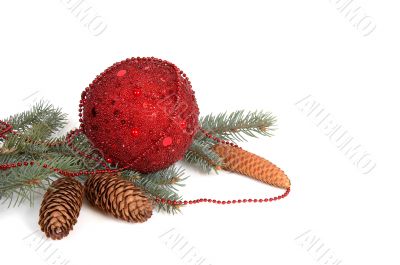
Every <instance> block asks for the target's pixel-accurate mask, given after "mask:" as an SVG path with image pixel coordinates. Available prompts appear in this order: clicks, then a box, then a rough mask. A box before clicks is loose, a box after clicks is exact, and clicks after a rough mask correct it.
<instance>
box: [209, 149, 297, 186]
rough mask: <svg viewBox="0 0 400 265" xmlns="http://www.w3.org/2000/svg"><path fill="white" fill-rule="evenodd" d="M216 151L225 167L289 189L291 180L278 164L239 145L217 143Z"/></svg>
mask: <svg viewBox="0 0 400 265" xmlns="http://www.w3.org/2000/svg"><path fill="white" fill-rule="evenodd" d="M213 149H214V151H215V152H216V153H217V154H218V155H219V156H220V157H221V158H222V159H223V161H224V165H223V167H222V168H223V169H225V170H228V171H232V172H236V173H240V174H243V175H246V176H248V177H251V178H255V179H258V180H260V181H262V182H264V183H267V184H270V185H273V186H276V187H278V188H283V189H287V188H289V187H290V180H289V178H288V177H287V176H286V174H285V173H284V172H283V171H282V170H281V169H280V168H279V167H277V166H276V165H274V164H273V163H271V162H269V161H268V160H266V159H264V158H262V157H259V156H257V155H255V154H252V153H250V152H247V151H245V150H243V149H240V148H238V147H234V146H230V145H226V144H216V145H215V146H214V147H213Z"/></svg>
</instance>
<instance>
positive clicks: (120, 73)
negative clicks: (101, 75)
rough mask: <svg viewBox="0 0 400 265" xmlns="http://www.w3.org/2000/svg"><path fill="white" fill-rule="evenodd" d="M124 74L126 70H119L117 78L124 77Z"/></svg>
mask: <svg viewBox="0 0 400 265" xmlns="http://www.w3.org/2000/svg"><path fill="white" fill-rule="evenodd" d="M125 74H126V70H120V71H118V73H117V76H124V75H125Z"/></svg>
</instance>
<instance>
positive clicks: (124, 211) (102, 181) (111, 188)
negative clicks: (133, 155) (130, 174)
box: [85, 174, 153, 223]
mask: <svg viewBox="0 0 400 265" xmlns="http://www.w3.org/2000/svg"><path fill="white" fill-rule="evenodd" d="M85 194H86V198H87V199H88V201H89V202H90V203H91V204H92V205H93V206H95V207H97V208H99V209H101V210H103V211H104V212H106V213H108V214H111V215H113V216H114V217H116V218H119V219H123V220H125V221H128V222H135V223H141V222H144V221H146V220H147V219H149V218H150V217H151V215H152V213H153V206H152V203H151V202H150V200H149V199H148V198H147V197H146V196H145V195H144V193H143V192H142V190H141V189H139V188H137V187H135V186H134V185H133V184H132V183H131V182H129V181H127V180H124V179H122V178H120V177H118V176H114V175H101V174H98V175H94V176H91V177H90V178H89V179H88V180H87V181H86V183H85Z"/></svg>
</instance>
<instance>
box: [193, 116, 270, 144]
mask: <svg viewBox="0 0 400 265" xmlns="http://www.w3.org/2000/svg"><path fill="white" fill-rule="evenodd" d="M199 123H200V126H201V127H202V128H203V129H204V130H206V131H208V132H209V133H211V134H212V135H214V136H217V137H219V138H221V139H223V140H228V141H233V142H234V141H246V138H245V136H250V137H257V136H258V135H263V136H271V131H272V130H274V127H275V123H276V118H275V117H274V116H272V114H271V113H269V112H264V111H250V112H247V113H245V111H244V110H239V111H235V112H232V113H230V114H228V113H226V112H225V113H220V114H218V115H217V116H215V115H213V114H209V115H207V116H205V117H202V118H200V121H199ZM197 137H198V138H199V139H201V140H203V141H204V136H201V135H200V136H197Z"/></svg>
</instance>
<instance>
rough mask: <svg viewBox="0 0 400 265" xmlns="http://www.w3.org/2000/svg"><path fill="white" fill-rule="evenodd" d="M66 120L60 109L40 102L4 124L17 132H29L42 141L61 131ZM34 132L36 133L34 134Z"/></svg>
mask: <svg viewBox="0 0 400 265" xmlns="http://www.w3.org/2000/svg"><path fill="white" fill-rule="evenodd" d="M66 118H67V115H66V114H64V113H62V111H61V109H60V108H55V107H54V106H53V105H52V104H50V103H48V102H45V101H40V102H38V103H36V104H35V105H34V106H33V107H32V108H31V109H30V110H28V111H24V112H21V113H19V114H16V115H13V116H11V117H9V118H8V119H6V122H7V123H9V124H10V125H11V126H12V127H13V129H14V130H16V131H18V132H25V133H26V132H29V131H30V134H33V135H34V136H37V137H38V138H39V139H41V140H44V139H47V138H48V137H50V136H51V135H52V134H53V133H55V132H57V131H59V130H60V129H62V128H63V127H64V126H65V125H66V123H67V120H66ZM35 127H36V128H35ZM35 131H37V132H38V133H37V134H34V132H35Z"/></svg>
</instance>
